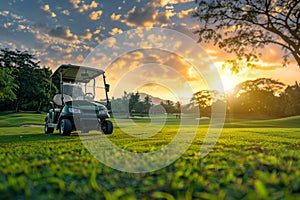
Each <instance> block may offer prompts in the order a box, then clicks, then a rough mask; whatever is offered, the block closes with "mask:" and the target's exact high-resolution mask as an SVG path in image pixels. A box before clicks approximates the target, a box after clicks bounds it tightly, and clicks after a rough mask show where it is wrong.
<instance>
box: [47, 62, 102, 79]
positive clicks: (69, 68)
mask: <svg viewBox="0 0 300 200" xmlns="http://www.w3.org/2000/svg"><path fill="white" fill-rule="evenodd" d="M61 70H62V80H63V81H66V82H82V83H88V82H89V81H90V80H92V79H94V78H96V77H97V76H99V75H101V74H104V71H103V70H102V69H95V68H91V67H86V66H78V65H72V64H63V65H61V66H59V67H58V68H57V69H56V70H55V71H54V72H53V74H52V75H51V76H50V78H51V79H57V80H59V79H60V71H61Z"/></svg>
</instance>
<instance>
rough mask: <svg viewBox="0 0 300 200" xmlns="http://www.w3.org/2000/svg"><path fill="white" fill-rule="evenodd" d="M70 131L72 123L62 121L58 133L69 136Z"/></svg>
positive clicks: (66, 120)
mask: <svg viewBox="0 0 300 200" xmlns="http://www.w3.org/2000/svg"><path fill="white" fill-rule="evenodd" d="M71 131H72V123H71V121H70V120H69V119H62V120H61V122H60V126H59V133H60V135H62V136H67V135H70V134H71Z"/></svg>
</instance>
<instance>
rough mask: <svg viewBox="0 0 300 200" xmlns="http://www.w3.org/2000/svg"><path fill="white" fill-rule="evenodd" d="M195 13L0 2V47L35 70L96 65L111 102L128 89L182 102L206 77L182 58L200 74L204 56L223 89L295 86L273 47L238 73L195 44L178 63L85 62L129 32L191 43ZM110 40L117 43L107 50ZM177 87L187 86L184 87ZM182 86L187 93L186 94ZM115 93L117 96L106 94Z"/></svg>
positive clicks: (126, 2) (155, 58) (70, 2)
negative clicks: (20, 55)
mask: <svg viewBox="0 0 300 200" xmlns="http://www.w3.org/2000/svg"><path fill="white" fill-rule="evenodd" d="M195 7H196V4H195V2H194V0H170V1H167V0H155V1H143V0H123V1H112V0H103V1H88V0H86V1H82V0H65V1H44V0H38V1H36V0H26V1H25V0H13V1H3V2H2V3H1V6H0V44H1V45H0V46H1V48H10V49H12V50H14V49H18V50H22V51H24V50H27V51H29V52H30V53H33V54H35V55H36V57H37V59H38V60H40V61H41V65H45V66H47V67H50V68H51V69H56V68H57V67H58V66H59V65H61V64H64V63H72V64H78V65H80V64H82V63H85V64H88V63H91V62H93V63H94V64H96V63H97V65H98V64H99V65H98V66H97V67H100V68H104V69H106V70H107V71H108V73H107V78H108V81H109V82H110V83H111V85H112V88H113V91H112V95H113V96H119V95H120V94H121V93H122V92H123V90H126V87H124V86H128V89H127V91H129V92H131V91H130V90H129V88H131V89H132V90H139V91H142V92H147V93H149V94H152V95H153V96H159V97H162V98H170V99H172V100H178V98H179V99H180V98H183V96H185V97H186V98H190V95H191V94H192V93H193V92H196V91H197V90H199V89H203V87H204V88H205V83H204V82H205V80H203V78H204V79H207V77H201V76H200V75H201V74H199V73H196V72H195V69H194V68H193V67H192V66H191V64H190V63H189V60H190V59H193V60H194V62H199V63H201V62H202V65H203V66H202V65H201V66H202V67H201V66H200V68H201V69H203V70H204V71H205V70H207V68H209V67H210V66H208V65H207V63H206V61H205V62H203V60H204V57H205V56H204V57H203V56H202V57H201V58H199V55H200V54H201V55H204V54H206V53H207V55H208V56H206V57H207V58H209V59H210V60H211V62H212V63H213V64H214V65H215V66H216V67H217V69H218V71H219V73H220V76H221V79H222V80H223V85H224V88H225V90H227V89H230V88H232V87H234V85H235V84H237V83H239V82H242V81H244V80H247V79H256V78H259V77H265V78H273V79H275V80H279V81H282V82H284V83H286V84H293V83H294V82H295V81H296V80H297V81H300V69H299V67H297V65H296V64H295V62H294V61H293V60H290V64H289V65H288V67H286V68H283V67H282V65H281V62H282V52H281V50H280V48H277V47H275V46H270V47H267V48H265V49H264V50H263V51H262V53H263V54H262V55H263V56H262V58H261V61H260V62H259V63H258V65H259V66H260V69H255V70H253V69H245V70H242V71H241V72H240V73H239V74H232V72H230V71H224V70H222V69H221V65H222V63H223V62H224V60H225V59H229V58H234V55H230V54H227V53H225V52H224V51H222V50H220V49H218V48H217V47H215V46H213V45H211V44H198V45H199V47H200V48H201V49H203V52H200V53H199V54H196V53H195V52H193V55H192V54H191V53H190V54H189V55H188V54H184V55H187V57H185V58H183V57H180V56H178V55H175V54H174V52H173V54H172V52H171V53H170V52H165V51H163V50H143V49H142V50H141V49H139V50H136V51H132V52H125V53H124V52H123V54H116V55H117V59H116V60H115V61H114V63H112V64H111V65H110V67H107V66H104V64H103V62H102V61H103V57H101V58H100V57H96V58H94V59H91V57H90V55H91V54H93V52H94V51H99V45H100V47H101V45H103V41H105V42H106V44H108V43H110V44H111V46H109V47H110V48H111V49H115V50H116V46H126V45H128V46H130V44H129V42H128V44H125V43H126V41H124V38H123V40H122V41H121V43H120V41H118V35H122V34H123V35H124V34H126V33H128V32H130V33H132V32H133V30H136V29H137V31H134V32H135V33H136V34H139V38H143V42H147V40H148V41H150V43H151V42H155V43H159V42H160V43H161V44H162V45H163V46H167V45H169V44H168V43H169V38H168V37H166V38H164V37H161V38H160V37H159V36H158V35H155V34H152V35H147V37H145V32H143V31H139V28H142V27H148V28H149V27H163V28H171V29H173V30H176V31H179V32H184V33H185V34H186V35H188V36H189V37H192V38H193V39H194V40H196V39H197V36H196V35H193V31H195V30H197V27H199V26H200V24H199V22H198V21H197V19H195V18H192V17H191V12H192V11H193V10H194V9H195ZM182 30H183V31H182ZM115 37H117V40H116V41H115V40H114V38H115ZM111 38H113V39H111ZM125 39H126V37H125ZM112 41H114V42H119V44H115V43H113V44H112V43H111V42H112ZM131 42H132V43H134V42H133V41H131ZM180 45H185V48H184V50H183V49H182V48H181V47H178V50H179V49H180V50H181V51H188V45H189V44H188V43H187V44H186V43H185V41H183V43H182V44H180ZM140 47H143V45H142V46H140ZM146 47H148V46H146ZM107 51H109V50H107ZM106 53H107V52H106ZM112 54H113V53H112ZM95 55H96V54H94V56H95ZM106 56H108V55H106ZM189 56H192V57H189ZM197 59H198V60H197ZM92 60H93V61H92ZM153 63H156V64H153ZM204 63H205V66H204ZM91 64H92V63H91ZM209 65H210V64H209ZM202 75H203V74H202ZM126 76H127V77H126ZM120 80H122V81H123V82H122V81H120ZM138 80H139V81H140V82H138ZM185 83H187V85H188V86H187V85H184V84H185ZM170 85H172V87H174V88H177V89H179V90H181V91H182V95H176V94H172V93H177V92H176V89H174V88H172V87H171V86H170ZM121 86H123V87H121ZM129 86H130V87H129ZM186 87H188V88H191V90H187V89H186ZM116 88H118V89H117V90H118V91H114V90H116ZM184 91H185V92H184ZM172 95H173V96H172ZM177 96H179V97H177Z"/></svg>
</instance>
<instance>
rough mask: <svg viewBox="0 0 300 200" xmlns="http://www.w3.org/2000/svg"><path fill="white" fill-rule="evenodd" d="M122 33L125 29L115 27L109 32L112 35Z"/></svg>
mask: <svg viewBox="0 0 300 200" xmlns="http://www.w3.org/2000/svg"><path fill="white" fill-rule="evenodd" d="M120 33H123V30H122V29H119V28H113V29H112V30H111V31H110V32H109V34H111V35H115V34H120Z"/></svg>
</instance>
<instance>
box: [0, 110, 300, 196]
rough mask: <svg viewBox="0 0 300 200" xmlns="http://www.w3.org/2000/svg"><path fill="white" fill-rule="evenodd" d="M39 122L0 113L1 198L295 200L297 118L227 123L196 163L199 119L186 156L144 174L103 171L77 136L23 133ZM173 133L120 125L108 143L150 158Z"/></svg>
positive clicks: (299, 174)
mask: <svg viewBox="0 0 300 200" xmlns="http://www.w3.org/2000/svg"><path fill="white" fill-rule="evenodd" d="M43 119H44V115H40V114H24V113H21V114H1V115H0V199H300V117H291V118H285V119H278V120H264V121H231V122H227V123H226V124H225V128H224V129H223V131H222V134H221V137H220V138H219V140H218V142H217V144H216V145H215V147H214V150H213V151H212V152H210V154H208V155H207V156H206V157H204V158H202V159H199V150H200V148H201V144H202V142H203V138H204V136H205V134H206V132H207V127H208V126H207V123H208V121H201V122H200V124H201V125H200V127H199V128H198V129H197V135H196V138H195V139H194V142H193V144H192V145H191V146H190V148H189V149H188V150H187V151H186V152H185V153H184V155H183V156H182V157H181V158H179V159H178V160H177V161H175V162H174V163H173V164H171V165H169V166H167V167H165V168H162V169H160V170H157V171H154V172H149V173H125V172H120V171H118V170H115V169H112V168H110V167H107V166H105V165H104V164H102V163H101V162H99V161H98V160H97V159H96V158H95V157H93V155H91V154H90V153H89V151H88V150H87V149H86V148H85V147H84V145H83V144H82V142H81V140H80V137H79V136H78V135H77V134H73V135H71V136H68V137H61V136H59V135H58V133H57V131H56V132H55V134H54V135H45V134H44V133H43V128H42V127H26V126H25V127H20V126H21V125H24V124H29V123H30V124H40V125H42V124H43ZM136 123H138V124H139V123H140V124H143V123H144V124H147V120H146V119H137V120H136ZM178 127H179V121H178V120H176V119H174V116H170V118H169V119H168V120H167V123H166V125H165V126H164V128H163V129H162V130H161V131H160V132H159V133H158V134H157V135H155V136H153V137H151V138H149V139H141V138H134V137H132V136H129V135H127V134H125V133H123V132H122V131H121V130H120V129H119V128H118V127H115V129H114V133H113V134H112V135H109V136H108V138H109V139H110V140H111V141H112V142H114V143H115V144H116V145H118V146H119V147H121V148H123V149H125V150H127V151H132V152H148V151H154V150H157V149H160V148H162V147H163V146H164V145H166V144H167V143H168V142H170V141H171V140H172V139H173V138H174V136H175V134H176V133H177V130H178ZM190 129H191V131H193V130H194V129H195V127H193V126H190ZM91 134H99V133H97V132H92V133H91ZM103 153H105V152H103ZM109 156H111V157H112V158H113V157H114V155H109Z"/></svg>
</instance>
